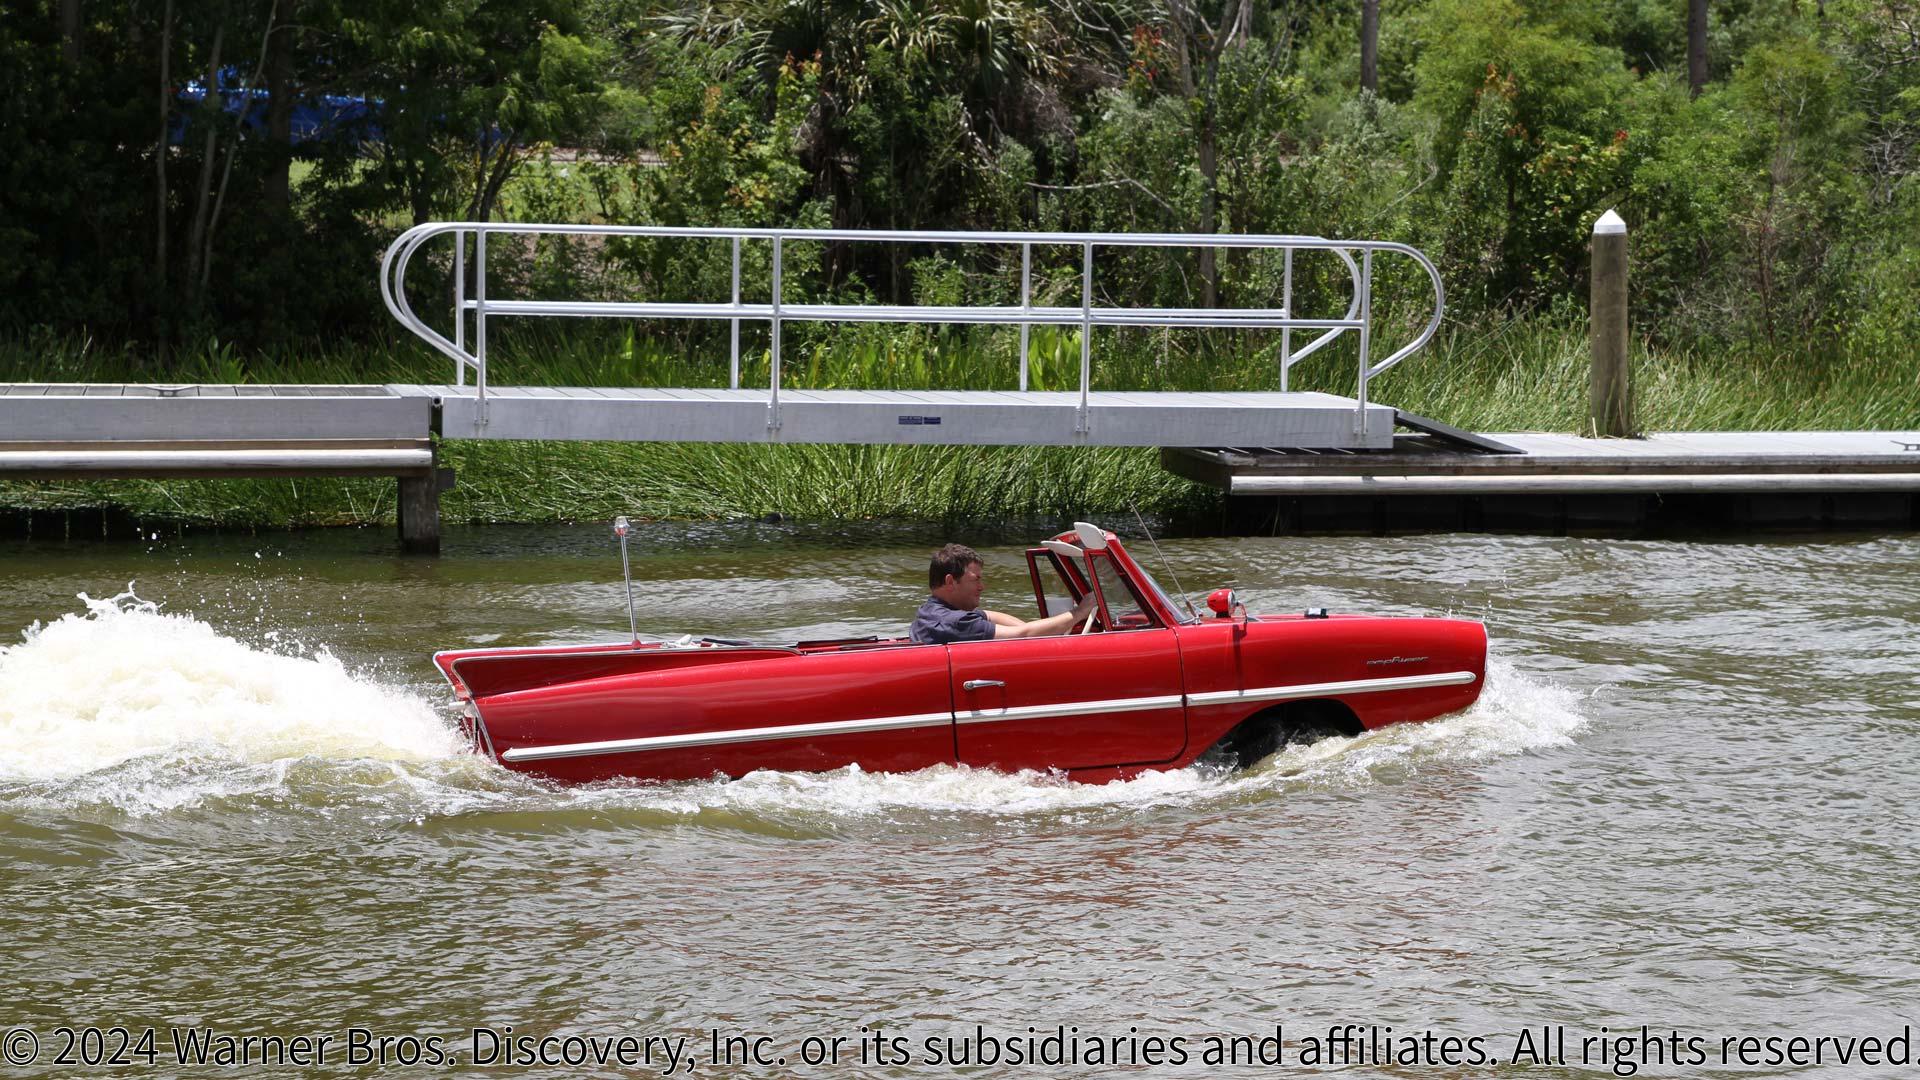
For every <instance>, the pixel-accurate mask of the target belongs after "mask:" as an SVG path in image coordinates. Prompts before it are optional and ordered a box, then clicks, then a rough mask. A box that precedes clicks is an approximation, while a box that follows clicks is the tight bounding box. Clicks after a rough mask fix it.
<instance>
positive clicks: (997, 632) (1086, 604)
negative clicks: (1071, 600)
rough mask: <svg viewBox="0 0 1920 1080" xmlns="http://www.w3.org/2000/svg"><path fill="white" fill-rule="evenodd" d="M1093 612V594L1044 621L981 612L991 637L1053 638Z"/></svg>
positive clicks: (1000, 613) (1070, 628)
mask: <svg viewBox="0 0 1920 1080" xmlns="http://www.w3.org/2000/svg"><path fill="white" fill-rule="evenodd" d="M1092 612H1093V594H1092V593H1088V594H1087V595H1085V596H1083V597H1081V598H1080V602H1079V603H1077V604H1075V605H1073V610H1072V611H1063V612H1061V613H1060V614H1058V615H1049V616H1047V617H1046V618H1044V619H1033V620H1030V621H1029V620H1022V619H1016V618H1014V617H1013V616H1011V615H1007V614H1004V613H1002V612H998V611H987V610H985V609H982V610H981V614H983V615H985V616H986V617H987V621H989V622H991V623H993V637H994V640H996V641H998V640H999V639H1001V638H1018V637H1053V636H1055V635H1058V634H1065V633H1068V632H1070V631H1071V630H1072V629H1073V628H1074V627H1075V626H1077V625H1079V624H1080V623H1081V622H1082V621H1083V620H1085V619H1086V617H1087V616H1088V615H1089V614H1091V613H1092Z"/></svg>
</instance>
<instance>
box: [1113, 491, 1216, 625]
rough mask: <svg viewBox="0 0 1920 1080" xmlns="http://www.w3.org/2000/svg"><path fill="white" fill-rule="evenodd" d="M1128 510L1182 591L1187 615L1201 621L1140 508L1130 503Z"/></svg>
mask: <svg viewBox="0 0 1920 1080" xmlns="http://www.w3.org/2000/svg"><path fill="white" fill-rule="evenodd" d="M1127 509H1129V510H1131V511H1133V520H1135V521H1137V522H1139V523H1140V531H1141V532H1142V533H1143V534H1145V535H1146V538H1147V542H1148V543H1150V544H1152V545H1153V553H1154V554H1155V555H1158V556H1160V565H1161V566H1162V567H1164V568H1165V569H1166V571H1167V576H1168V577H1170V578H1172V579H1173V587H1174V588H1176V589H1179V590H1180V602H1181V603H1183V604H1185V605H1187V614H1188V615H1191V616H1193V617H1194V619H1196V620H1197V619H1199V618H1200V613H1199V612H1197V611H1195V610H1193V597H1191V596H1188V595H1187V587H1186V586H1185V585H1182V584H1180V575H1179V574H1176V573H1174V571H1173V564H1172V563H1170V562H1168V561H1167V553H1166V552H1164V551H1161V550H1160V541H1158V540H1155V539H1154V538H1153V530H1152V529H1149V528H1147V519H1146V518H1143V517H1141V516H1140V508H1139V507H1137V506H1135V505H1133V504H1132V503H1128V504H1127Z"/></svg>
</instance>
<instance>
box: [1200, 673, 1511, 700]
mask: <svg viewBox="0 0 1920 1080" xmlns="http://www.w3.org/2000/svg"><path fill="white" fill-rule="evenodd" d="M1479 678H1480V676H1478V675H1475V674H1474V673H1473V672H1471V671H1443V672H1436V673H1434V674H1432V675H1400V676H1396V677H1394V678H1391V679H1350V680H1348V681H1346V682H1323V683H1296V684H1294V685H1293V686H1260V687H1255V688H1253V689H1251V690H1215V691H1212V692H1209V693H1205V694H1188V695H1187V704H1188V705H1190V706H1200V705H1224V704H1227V703H1228V702H1239V701H1286V700H1287V699H1289V698H1308V697H1337V696H1339V695H1341V694H1378V693H1382V692H1384V691H1388V690H1418V689H1420V688H1421V687H1423V686H1459V685H1461V684H1463V683H1470V682H1475V681H1477V680H1478V679H1479Z"/></svg>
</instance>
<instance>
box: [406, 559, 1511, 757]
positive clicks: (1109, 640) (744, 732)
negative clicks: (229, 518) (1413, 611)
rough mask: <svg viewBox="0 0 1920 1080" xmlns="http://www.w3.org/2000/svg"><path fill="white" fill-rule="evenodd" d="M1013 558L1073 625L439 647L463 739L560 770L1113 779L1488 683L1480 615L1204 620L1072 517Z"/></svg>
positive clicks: (1357, 720)
mask: <svg viewBox="0 0 1920 1080" xmlns="http://www.w3.org/2000/svg"><path fill="white" fill-rule="evenodd" d="M1026 558H1027V571H1028V575H1029V577H1030V578H1031V581H1032V586H1033V599H1034V602H1035V604H1036V605H1037V607H1038V610H1039V614H1040V615H1041V616H1045V615H1048V614H1050V613H1053V612H1059V611H1065V610H1068V609H1069V608H1071V607H1072V606H1073V605H1074V603H1075V602H1076V601H1077V600H1078V599H1079V598H1080V597H1081V596H1083V595H1085V594H1087V593H1088V592H1091V593H1093V595H1094V597H1095V599H1096V601H1097V608H1096V610H1095V611H1094V613H1093V614H1092V615H1090V616H1089V617H1088V618H1087V621H1086V622H1085V623H1083V624H1080V625H1078V626H1076V627H1075V629H1074V631H1073V632H1072V633H1069V634H1067V635H1066V636H1063V637H1040V638H1011V639H1004V640H998V641H974V642H962V643H957V644H953V645H922V644H918V643H916V642H914V641H911V640H909V639H907V638H904V637H902V638H894V639H880V638H860V639H853V640H840V641H802V642H797V643H793V644H785V645H772V644H754V643H750V642H739V641H722V640H717V639H712V638H708V639H704V640H698V641H684V642H673V643H661V642H620V643H617V644H610V645H589V646H562V647H540V648H507V649H497V648H496V649H463V650H458V651H453V652H443V653H439V654H436V655H435V656H434V662H435V663H436V664H438V665H439V667H440V670H441V671H443V672H445V673H446V676H447V679H448V681H450V682H451V683H452V684H453V688H454V692H455V693H456V694H457V695H458V696H459V698H460V699H461V701H462V702H463V703H464V709H463V712H462V716H463V728H464V731H465V733H466V734H467V735H468V736H470V737H471V738H472V740H473V745H474V748H475V750H477V751H478V752H480V753H483V754H486V755H487V756H489V757H491V758H493V759H495V760H496V761H498V762H499V763H500V764H502V765H504V766H506V767H507V768H509V769H514V770H517V771H522V772H529V773H537V774H540V775H543V776H547V777H551V778H553V779H557V780H566V781H593V780H604V779H609V778H612V777H640V778H648V779H658V780H681V779H692V778H704V777H711V776H714V775H716V774H724V775H727V776H741V775H744V774H746V773H749V772H752V771H754V770H756V769H787V770H800V771H817V770H827V769H838V768H842V767H844V766H847V765H858V766H860V767H861V768H862V769H865V770H868V771H874V772H904V771H909V770H913V769H922V768H926V767H928V766H931V765H941V764H946V765H953V764H963V765H971V766H980V767H990V768H995V769H1003V770H1008V771H1013V770H1019V769H1039V770H1060V771H1063V772H1065V773H1066V774H1067V775H1068V776H1070V777H1072V778H1073V779H1076V780H1086V781H1093V782H1104V781H1108V780H1115V779H1121V778H1124V777H1128V776H1133V775H1136V774H1138V773H1140V772H1143V771H1146V770H1149V769H1177V768H1181V767H1183V766H1185V765H1188V764H1191V763H1192V762H1194V761H1195V760H1197V759H1199V758H1200V757H1201V756H1202V755H1203V754H1208V752H1209V751H1211V752H1212V756H1213V757H1217V758H1225V757H1227V756H1229V755H1230V756H1231V757H1232V758H1233V759H1234V760H1237V761H1238V762H1239V763H1240V764H1243V765H1250V764H1252V763H1253V762H1255V761H1257V760H1259V759H1260V758H1262V757H1264V756H1266V755H1267V754H1269V753H1271V752H1272V751H1273V750H1274V749H1276V748H1277V747H1278V746H1279V745H1281V744H1282V743H1283V742H1284V741H1286V740H1289V739H1292V738H1296V737H1300V736H1303V735H1312V734H1358V733H1359V732H1360V731H1362V730H1364V729H1371V728H1377V727H1382V726H1385V725H1387V724H1396V723H1404V722H1407V721H1417V720H1429V719H1432V718H1434V717H1437V716H1441V715H1443V714H1446V713H1450V712H1455V711H1457V710H1459V709H1463V708H1465V707H1466V706H1468V705H1470V704H1472V702H1473V701H1474V699H1475V698H1477V697H1479V696H1480V687H1481V682H1482V680H1483V679H1484V677H1485V674H1486V654H1487V636H1486V629H1485V627H1483V626H1482V625H1481V624H1479V623H1477V622H1468V621H1463V620H1456V619H1423V618H1384V617H1377V616H1368V615H1344V614H1328V613H1326V612H1323V611H1318V610H1313V611H1307V612H1304V613H1301V614H1291V615H1249V614H1247V612H1246V609H1245V608H1244V607H1242V606H1241V605H1239V604H1238V603H1237V602H1236V601H1235V600H1234V599H1233V597H1232V594H1231V593H1229V592H1227V591H1226V590H1221V591H1220V592H1216V593H1215V594H1213V596H1212V597H1211V598H1210V599H1209V607H1210V608H1211V611H1212V613H1211V614H1210V615H1209V616H1203V617H1195V616H1193V615H1190V614H1182V613H1181V612H1180V611H1179V610H1177V609H1176V608H1175V606H1174V604H1173V602H1172V601H1171V600H1169V599H1168V597H1167V594H1166V593H1165V592H1164V591H1162V590H1161V588H1160V586H1159V585H1158V584H1157V583H1155V581H1154V580H1153V577H1152V576H1151V575H1150V574H1148V573H1147V572H1146V570H1145V569H1144V568H1143V567H1141V566H1140V564H1138V563H1136V562H1135V561H1134V560H1133V558H1132V557H1131V556H1129V555H1128V554H1127V552H1126V549H1125V548H1124V547H1123V546H1122V545H1121V543H1120V542H1119V540H1118V539H1116V538H1115V537H1114V535H1113V534H1112V533H1109V532H1106V531H1104V530H1102V529H1100V528H1098V527H1096V526H1093V525H1089V524H1086V523H1084V522H1083V523H1080V524H1078V525H1077V526H1076V527H1075V529H1074V530H1072V531H1069V532H1065V533H1062V534H1060V535H1059V536H1058V537H1055V538H1054V539H1052V540H1048V541H1044V542H1042V543H1041V544H1040V545H1039V546H1037V547H1034V548H1031V549H1029V550H1028V551H1027V553H1026ZM905 602H906V601H905V600H904V599H903V605H904V604H905ZM906 613H907V610H906V609H905V608H903V618H902V622H903V623H904V622H905V615H906Z"/></svg>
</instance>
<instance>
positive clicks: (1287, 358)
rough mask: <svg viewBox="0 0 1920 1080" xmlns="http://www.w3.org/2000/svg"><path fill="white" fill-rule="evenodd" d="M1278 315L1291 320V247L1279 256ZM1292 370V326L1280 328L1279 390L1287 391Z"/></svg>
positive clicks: (1282, 250)
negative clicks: (1288, 377) (1289, 374)
mask: <svg viewBox="0 0 1920 1080" xmlns="http://www.w3.org/2000/svg"><path fill="white" fill-rule="evenodd" d="M1280 266H1281V270H1280V315H1281V317H1282V318H1284V319H1286V320H1287V321H1288V322H1292V321H1293V249H1292V248H1290V247H1288V248H1282V249H1281V257H1280ZM1292 370H1293V327H1291V326H1283V327H1281V328H1280V392H1281V393H1283V394H1284V393H1286V392H1287V374H1288V373H1289V372H1290V371H1292Z"/></svg>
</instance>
